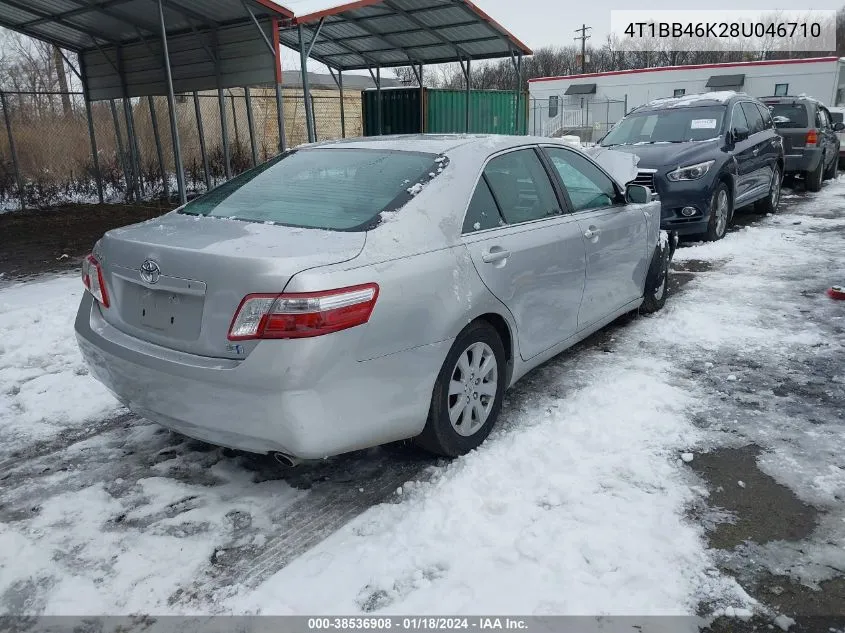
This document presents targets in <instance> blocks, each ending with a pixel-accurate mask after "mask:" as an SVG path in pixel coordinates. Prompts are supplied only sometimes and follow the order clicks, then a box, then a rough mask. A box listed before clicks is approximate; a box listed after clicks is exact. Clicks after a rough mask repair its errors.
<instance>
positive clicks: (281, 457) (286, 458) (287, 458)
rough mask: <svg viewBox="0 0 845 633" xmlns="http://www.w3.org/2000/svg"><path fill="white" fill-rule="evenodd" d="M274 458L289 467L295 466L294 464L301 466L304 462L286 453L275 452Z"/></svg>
mask: <svg viewBox="0 0 845 633" xmlns="http://www.w3.org/2000/svg"><path fill="white" fill-rule="evenodd" d="M273 459H275V460H276V461H277V462H279V463H280V464H282V465H283V466H287V467H288V468H293V467H294V466H299V465H300V464H301V463H302V460H301V459H298V458H296V457H294V456H293V455H286V454H285V453H278V452H276V453H273Z"/></svg>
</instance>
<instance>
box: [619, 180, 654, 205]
mask: <svg viewBox="0 0 845 633" xmlns="http://www.w3.org/2000/svg"><path fill="white" fill-rule="evenodd" d="M625 199H626V200H627V201H628V202H632V203H634V204H646V203H647V202H651V189H649V188H648V187H646V186H645V185H633V184H631V185H628V186H627V187H625Z"/></svg>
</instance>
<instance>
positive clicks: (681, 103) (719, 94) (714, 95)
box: [646, 90, 745, 108]
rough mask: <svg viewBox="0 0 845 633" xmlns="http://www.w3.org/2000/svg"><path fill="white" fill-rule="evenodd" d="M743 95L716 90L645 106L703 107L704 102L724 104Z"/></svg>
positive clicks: (655, 101)
mask: <svg viewBox="0 0 845 633" xmlns="http://www.w3.org/2000/svg"><path fill="white" fill-rule="evenodd" d="M744 94H745V93H743V92H735V91H734V90H717V91H714V92H702V93H700V94H694V95H684V96H682V97H664V98H662V99H655V100H653V101H649V102H648V103H647V104H646V107H648V108H683V107H686V106H693V105H704V103H703V102H705V101H713V102H716V103H724V102H725V101H727V100H728V99H730V98H731V97H737V96H742V95H744Z"/></svg>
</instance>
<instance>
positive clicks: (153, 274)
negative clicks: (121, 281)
mask: <svg viewBox="0 0 845 633" xmlns="http://www.w3.org/2000/svg"><path fill="white" fill-rule="evenodd" d="M140 273H141V279H143V280H144V281H146V282H147V283H148V284H154V283H156V282H158V279H159V277H161V268H159V267H158V264H157V263H155V262H154V261H153V260H151V259H145V260H144V263H143V264H141V270H140Z"/></svg>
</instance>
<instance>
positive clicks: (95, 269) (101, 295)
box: [82, 255, 109, 308]
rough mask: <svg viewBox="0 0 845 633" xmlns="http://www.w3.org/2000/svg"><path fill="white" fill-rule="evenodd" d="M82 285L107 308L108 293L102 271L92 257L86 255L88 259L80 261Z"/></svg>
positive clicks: (98, 263)
mask: <svg viewBox="0 0 845 633" xmlns="http://www.w3.org/2000/svg"><path fill="white" fill-rule="evenodd" d="M82 283H83V284H85V289H86V290H88V292H90V293H91V294H92V295H93V297H94V298H95V299H96V300H97V301H99V302H100V303H101V304H103V306H104V307H106V308H108V307H109V293H108V291H107V290H106V283H105V281H104V280H103V269H102V267H101V266H100V262H98V261H97V259H96V258H95V257H94V255H88V257H86V258H85V259H83V260H82Z"/></svg>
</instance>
